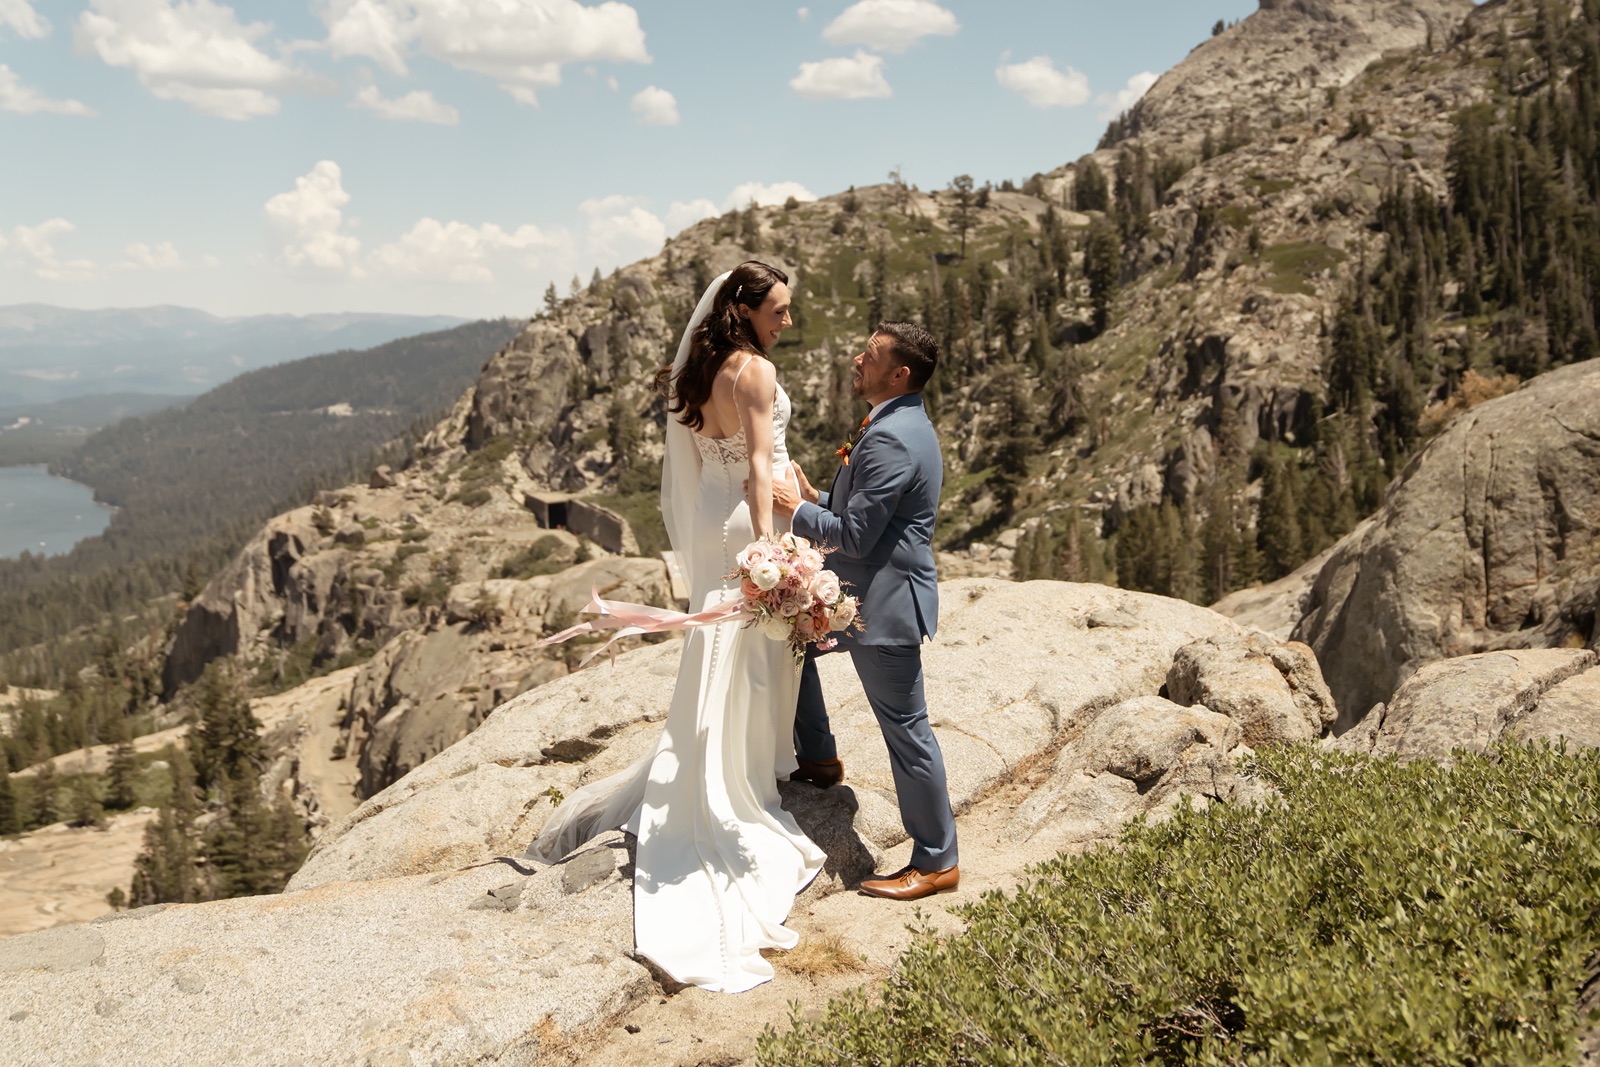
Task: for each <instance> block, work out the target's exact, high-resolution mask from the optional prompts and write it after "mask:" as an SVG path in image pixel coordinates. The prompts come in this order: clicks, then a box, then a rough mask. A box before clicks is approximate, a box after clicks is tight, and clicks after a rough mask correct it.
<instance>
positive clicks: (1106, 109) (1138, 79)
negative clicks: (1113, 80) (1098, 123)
mask: <svg viewBox="0 0 1600 1067" xmlns="http://www.w3.org/2000/svg"><path fill="white" fill-rule="evenodd" d="M1159 77H1161V75H1159V74H1155V73H1152V72H1151V71H1148V70H1142V71H1140V72H1139V73H1138V74H1135V75H1134V76H1133V77H1131V78H1129V79H1128V84H1127V85H1126V86H1125V87H1123V88H1122V89H1119V90H1117V91H1116V92H1114V93H1101V94H1100V95H1099V96H1097V97H1095V99H1094V102H1095V103H1097V104H1099V105H1100V117H1101V118H1103V119H1114V118H1116V117H1117V116H1118V115H1120V114H1122V113H1123V112H1124V111H1126V110H1128V109H1129V108H1130V107H1132V106H1133V105H1134V104H1137V103H1138V102H1139V98H1140V97H1141V96H1143V95H1144V94H1145V93H1146V92H1148V91H1149V90H1150V86H1152V85H1154V84H1155V83H1156V79H1157V78H1159Z"/></svg>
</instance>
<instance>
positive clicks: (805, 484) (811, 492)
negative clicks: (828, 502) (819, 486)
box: [789, 461, 822, 504]
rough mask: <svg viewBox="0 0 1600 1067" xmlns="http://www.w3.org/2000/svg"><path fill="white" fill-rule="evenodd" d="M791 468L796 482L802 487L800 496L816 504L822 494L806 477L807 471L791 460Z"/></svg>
mask: <svg viewBox="0 0 1600 1067" xmlns="http://www.w3.org/2000/svg"><path fill="white" fill-rule="evenodd" d="M789 469H790V470H791V471H793V472H794V479H795V484H796V485H797V486H799V489H800V498H801V499H802V500H805V501H806V502H807V503H811V504H815V503H816V502H817V500H818V498H819V497H820V496H821V495H822V494H821V493H818V492H817V491H816V490H815V489H814V488H812V486H811V482H810V481H808V480H807V479H806V472H805V471H804V470H802V469H801V468H800V464H798V463H795V462H793V461H790V463H789Z"/></svg>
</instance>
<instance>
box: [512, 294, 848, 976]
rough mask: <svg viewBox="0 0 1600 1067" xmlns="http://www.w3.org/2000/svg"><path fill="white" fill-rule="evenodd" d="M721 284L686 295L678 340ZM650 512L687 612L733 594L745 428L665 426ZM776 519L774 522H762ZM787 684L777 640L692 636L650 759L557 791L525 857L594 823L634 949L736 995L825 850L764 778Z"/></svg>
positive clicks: (780, 752) (553, 856) (779, 770)
mask: <svg viewBox="0 0 1600 1067" xmlns="http://www.w3.org/2000/svg"><path fill="white" fill-rule="evenodd" d="M721 282H722V279H721V278H719V279H717V281H715V282H713V283H712V285H711V288H710V289H708V290H707V291H706V295H705V297H703V298H702V299H701V302H700V307H699V308H698V309H697V310H696V313H695V316H694V318H693V319H692V320H691V321H690V324H689V328H688V330H687V331H685V335H684V337H685V343H684V344H683V345H681V346H680V349H679V357H678V365H679V366H681V365H682V361H683V359H684V357H685V355H686V353H687V340H688V337H689V336H690V335H691V334H692V333H693V331H694V328H695V327H696V326H697V325H698V324H699V322H700V320H701V319H702V318H704V316H705V313H706V311H707V310H708V309H709V307H710V302H711V298H712V297H713V296H714V295H715V293H716V290H717V288H718V287H719V286H720V285H721ZM790 411H791V408H790V404H789V397H788V395H787V394H786V393H784V391H783V389H782V387H781V386H780V387H779V389H778V395H777V399H776V403H775V405H774V409H773V414H772V418H773V467H774V477H775V478H776V477H781V476H783V475H784V473H785V472H786V471H787V469H788V464H789V457H788V452H787V449H786V447H785V442H784V437H785V431H786V430H787V428H788V424H789V415H790ZM666 436H667V457H666V462H665V464H664V467H663V475H662V479H663V481H662V510H663V517H664V518H665V519H666V524H667V531H668V534H669V535H670V537H671V540H672V547H673V549H674V551H675V552H676V554H677V557H678V560H679V563H680V565H681V566H682V568H683V571H684V574H685V577H686V579H687V580H688V584H689V590H690V598H689V599H690V611H694V612H697V611H701V610H703V609H705V608H708V607H711V606H713V605H715V604H717V603H718V602H720V601H722V600H724V599H726V598H728V597H731V596H734V595H736V593H737V586H736V585H735V584H734V583H733V582H731V581H729V580H728V579H727V578H725V577H724V576H725V575H728V574H731V573H733V571H734V567H735V557H736V556H737V555H738V553H739V550H740V549H742V548H744V546H745V545H747V544H749V543H750V542H751V541H753V540H754V539H755V535H754V530H753V528H752V525H751V521H750V511H749V507H748V505H747V504H746V502H745V497H744V482H745V479H746V478H747V477H748V473H749V453H748V451H747V450H746V447H745V433H744V431H743V430H742V429H741V430H740V432H739V433H738V434H736V435H734V436H733V437H730V438H725V439H720V440H719V439H713V438H708V437H703V436H701V435H699V434H695V433H692V432H690V431H689V430H688V428H687V427H684V426H683V425H682V424H680V423H678V421H677V419H676V418H675V417H672V416H669V417H668V421H667V434H666ZM774 519H775V521H776V519H777V517H776V516H774ZM799 684H800V675H799V671H798V669H797V668H796V666H795V663H794V659H793V657H792V656H791V654H790V652H789V649H788V646H787V644H786V643H785V642H781V641H773V640H770V639H769V638H767V637H765V636H763V635H762V634H761V632H760V631H759V630H755V629H752V628H747V627H745V626H744V625H743V624H742V623H738V622H730V623H723V624H721V625H718V626H708V627H703V628H699V629H692V630H690V631H689V632H688V634H687V636H686V637H685V639H684V643H683V658H682V659H681V660H680V661H679V665H678V679H677V682H676V683H675V687H674V689H673V693H672V703H671V706H670V708H669V710H668V712H667V719H666V725H665V726H664V728H663V729H662V732H661V737H660V739H659V740H658V741H657V743H656V746H655V750H654V752H653V753H652V754H651V755H650V756H649V757H647V758H646V759H644V760H642V761H641V762H639V763H638V764H635V765H634V766H633V767H630V768H629V769H628V770H626V771H623V772H622V773H621V774H617V775H613V776H611V777H610V778H607V779H604V780H602V781H599V782H594V783H591V784H589V785H587V786H584V787H583V788H582V789H579V790H577V791H576V792H574V793H573V794H572V796H570V797H568V798H567V799H566V801H565V802H564V803H563V804H562V805H561V807H560V808H559V809H557V811H556V812H555V813H554V814H553V815H552V816H551V817H550V820H549V822H548V823H547V824H546V825H545V827H544V829H543V830H542V831H541V832H540V834H539V837H538V840H536V841H535V842H534V843H533V844H532V845H531V846H530V847H529V848H528V852H527V857H528V858H530V859H535V860H540V861H543V862H555V861H556V860H559V859H561V858H562V857H563V856H565V855H567V854H568V853H569V852H571V851H572V850H573V849H574V848H576V847H577V846H579V845H581V844H582V843H583V842H585V841H587V840H588V839H589V838H591V837H593V836H594V835H595V834H598V833H601V832H603V831H605V830H608V829H615V828H621V829H624V830H627V831H629V832H631V833H633V834H634V835H635V836H636V837H637V838H638V851H637V859H636V863H635V867H634V875H633V899H634V920H633V925H634V941H635V946H636V948H637V950H638V952H639V953H640V954H641V955H643V956H646V957H648V958H649V959H650V960H652V961H653V962H654V963H656V964H657V965H658V966H659V967H661V968H662V969H663V970H665V971H666V972H667V973H668V974H670V975H672V976H673V977H674V978H676V979H677V980H678V981H680V982H684V983H686V984H689V985H696V986H700V987H702V988H704V989H710V990H717V991H722V992H728V993H736V992H739V991H741V990H745V989H749V988H751V987H752V986H756V985H759V984H760V983H762V982H765V981H767V980H768V979H770V978H771V977H772V965H771V964H770V963H768V962H767V961H766V960H765V959H763V958H762V956H761V950H762V949H764V948H782V949H789V948H793V947H794V946H795V945H796V944H797V943H798V936H797V935H796V934H795V932H794V931H792V930H790V929H788V928H787V927H785V926H784V922H785V920H786V919H787V918H788V915H789V909H790V908H791V907H792V906H793V904H794V897H795V894H796V893H798V892H799V891H800V890H801V889H804V888H805V887H806V885H808V884H809V883H810V881H811V879H812V878H814V877H816V874H817V872H818V871H819V870H821V869H822V864H823V860H824V858H825V857H824V854H823V852H822V850H821V849H819V848H818V847H817V846H816V845H815V844H814V843H812V841H811V840H810V839H809V838H808V837H806V836H805V834H803V833H802V832H801V831H800V828H799V826H798V825H797V824H796V823H795V821H794V817H793V816H791V815H790V814H789V813H788V812H786V811H784V810H783V807H782V804H781V802H780V799H779V796H778V784H777V780H778V777H779V776H780V775H782V776H787V775H788V774H789V773H790V772H791V771H793V770H794V769H795V766H796V764H795V758H794V742H793V731H794V714H795V701H796V697H797V694H798V691H799Z"/></svg>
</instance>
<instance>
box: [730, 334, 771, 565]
mask: <svg viewBox="0 0 1600 1067" xmlns="http://www.w3.org/2000/svg"><path fill="white" fill-rule="evenodd" d="M752 364H753V365H752V366H751V367H750V368H749V369H748V370H746V371H745V373H744V374H741V375H740V376H739V381H738V382H737V383H736V385H735V387H734V392H733V402H734V403H735V404H737V405H738V408H739V425H740V426H741V427H742V428H743V429H744V440H745V445H746V446H747V447H748V448H749V449H750V477H749V479H748V480H747V481H746V482H745V499H746V500H747V501H748V502H749V504H750V525H751V526H753V527H754V528H755V534H756V536H757V537H766V536H768V535H769V534H771V533H772V406H773V404H774V403H775V402H776V401H777V397H778V376H777V372H776V371H774V370H773V368H772V364H771V363H770V362H768V361H767V360H765V359H755V360H752Z"/></svg>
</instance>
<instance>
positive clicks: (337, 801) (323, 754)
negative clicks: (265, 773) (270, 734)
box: [251, 667, 361, 823]
mask: <svg viewBox="0 0 1600 1067" xmlns="http://www.w3.org/2000/svg"><path fill="white" fill-rule="evenodd" d="M360 670H361V668H360V667H346V668H345V669H344V670H342V671H334V672H333V673H332V674H328V675H324V676H323V677H321V678H313V679H312V680H311V681H309V682H307V683H306V684H305V685H302V686H300V687H299V688H297V689H291V690H290V691H289V692H287V693H280V694H278V695H277V696H273V697H264V698H262V699H261V700H257V701H255V702H253V703H252V704H251V710H253V711H254V712H255V713H256V718H258V719H260V720H261V724H262V726H263V727H264V728H265V729H269V730H270V729H271V728H272V727H274V726H276V725H278V724H279V723H282V722H284V721H285V720H287V719H289V718H291V717H294V718H298V720H299V731H298V733H297V735H296V740H295V746H294V755H295V758H296V759H298V760H299V770H298V777H299V779H300V784H301V787H302V788H303V789H309V790H311V791H312V792H313V793H315V794H316V797H317V805H318V808H317V810H318V811H320V812H321V813H322V814H323V815H325V816H327V818H328V821H329V823H335V822H338V821H339V820H340V819H342V818H344V817H345V816H346V815H348V814H350V813H351V812H352V811H354V810H355V809H356V806H357V805H358V804H360V803H361V800H360V798H358V797H357V796H356V784H357V782H358V781H359V779H360V777H361V772H360V771H359V769H358V768H357V767H356V761H355V759H354V758H353V757H349V756H347V757H346V758H344V759H342V760H335V759H334V758H333V746H334V744H335V743H336V742H337V741H338V740H339V719H340V717H341V715H342V713H341V712H340V710H339V701H340V699H341V698H342V697H344V696H345V695H346V694H348V693H349V692H350V683H351V682H352V681H354V680H355V676H356V674H357V673H359V672H360Z"/></svg>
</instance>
